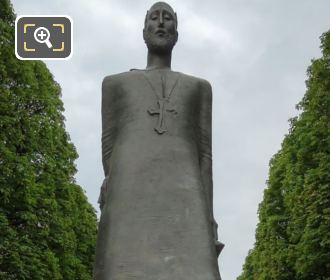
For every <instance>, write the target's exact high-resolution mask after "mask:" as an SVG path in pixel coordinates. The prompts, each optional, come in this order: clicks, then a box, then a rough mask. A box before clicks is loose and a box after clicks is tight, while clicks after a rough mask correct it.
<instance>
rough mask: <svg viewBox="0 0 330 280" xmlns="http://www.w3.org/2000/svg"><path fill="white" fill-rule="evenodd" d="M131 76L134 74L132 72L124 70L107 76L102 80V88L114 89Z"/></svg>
mask: <svg viewBox="0 0 330 280" xmlns="http://www.w3.org/2000/svg"><path fill="white" fill-rule="evenodd" d="M130 76H132V72H123V73H118V74H113V75H108V76H105V77H104V78H103V82H102V90H106V89H113V88H114V87H116V86H120V85H121V84H122V83H123V82H127V80H128V79H129V77H130Z"/></svg>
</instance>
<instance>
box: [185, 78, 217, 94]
mask: <svg viewBox="0 0 330 280" xmlns="http://www.w3.org/2000/svg"><path fill="white" fill-rule="evenodd" d="M180 76H181V79H182V80H183V81H185V82H188V83H192V84H195V85H196V86H197V87H199V88H200V89H201V91H202V92H209V93H211V94H212V86H211V83H210V82H209V81H208V80H205V79H203V78H199V77H195V76H192V75H187V74H183V73H180Z"/></svg>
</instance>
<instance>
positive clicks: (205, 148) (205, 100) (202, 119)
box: [198, 80, 218, 240]
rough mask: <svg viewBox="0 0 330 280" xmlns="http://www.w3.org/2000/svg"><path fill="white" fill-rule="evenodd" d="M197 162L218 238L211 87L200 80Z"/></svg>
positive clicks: (215, 235) (215, 234)
mask: <svg viewBox="0 0 330 280" xmlns="http://www.w3.org/2000/svg"><path fill="white" fill-rule="evenodd" d="M198 130H199V133H198V134H199V162H200V170H201V176H202V183H203V186H204V190H205V194H206V199H207V204H208V207H209V217H210V222H211V223H212V226H213V234H214V238H215V240H217V239H218V234H217V227H218V225H217V223H216V221H215V219H214V215H213V178H212V87H211V85H210V83H209V82H207V81H205V80H202V81H201V92H200V113H199V127H198Z"/></svg>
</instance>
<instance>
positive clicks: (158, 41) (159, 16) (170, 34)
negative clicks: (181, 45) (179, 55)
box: [143, 2, 178, 54]
mask: <svg viewBox="0 0 330 280" xmlns="http://www.w3.org/2000/svg"><path fill="white" fill-rule="evenodd" d="M177 27H178V20H177V16H176V13H175V12H174V10H173V9H172V7H171V6H170V5H168V4H167V3H165V2H157V3H155V4H153V5H152V6H151V8H150V9H149V11H147V14H146V17H145V21H144V29H143V39H144V41H145V43H146V45H147V47H148V50H149V51H152V52H154V53H159V54H164V53H170V52H171V51H172V49H173V47H174V45H175V43H176V42H177V40H178V31H177Z"/></svg>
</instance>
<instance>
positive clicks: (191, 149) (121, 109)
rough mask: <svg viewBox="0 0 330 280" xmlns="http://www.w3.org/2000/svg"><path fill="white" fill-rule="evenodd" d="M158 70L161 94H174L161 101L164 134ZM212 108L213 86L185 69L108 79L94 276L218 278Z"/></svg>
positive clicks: (101, 279)
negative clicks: (160, 130) (160, 122)
mask: <svg viewBox="0 0 330 280" xmlns="http://www.w3.org/2000/svg"><path fill="white" fill-rule="evenodd" d="M161 76H163V77H164V76H165V77H166V84H165V95H166V96H168V95H171V96H170V98H169V103H168V104H165V105H164V106H165V107H164V110H163V113H164V116H163V117H164V123H163V125H164V127H165V126H166V129H167V131H166V132H165V133H163V134H160V133H158V132H157V131H156V130H155V128H156V126H157V124H158V119H159V117H160V115H159V114H156V113H155V114H153V115H152V114H151V113H150V112H151V111H150V110H157V105H159V104H158V101H159V100H158V99H159V97H157V95H156V94H158V95H159V94H160V92H161V90H162V86H163V88H164V85H163V84H161V80H162V78H161ZM171 91H172V92H171ZM170 105H171V106H172V107H174V109H172V110H170V109H169V107H170ZM211 107H212V91H211V86H210V84H209V83H208V82H207V81H205V80H202V79H199V78H195V77H192V76H188V75H185V74H182V73H178V72H173V71H169V70H149V71H147V70H133V71H130V72H126V73H122V74H117V75H113V76H108V77H106V78H105V79H104V81H103V84H102V157H103V166H104V171H105V175H106V180H105V182H104V185H103V188H102V189H103V191H102V193H101V197H100V202H101V209H102V213H101V218H100V223H99V232H98V241H97V249H96V262H95V266H94V279H96V280H133V279H136V280H188V279H189V280H219V279H220V275H219V270H218V264H217V253H216V249H215V240H216V239H217V236H216V235H217V233H216V223H215V221H214V219H213V210H212V207H213V206H212V156H211V114H212V108H211ZM158 109H159V106H158Z"/></svg>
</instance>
